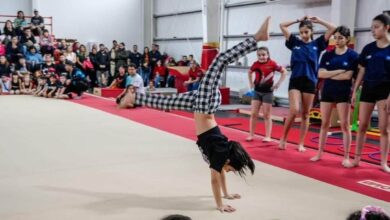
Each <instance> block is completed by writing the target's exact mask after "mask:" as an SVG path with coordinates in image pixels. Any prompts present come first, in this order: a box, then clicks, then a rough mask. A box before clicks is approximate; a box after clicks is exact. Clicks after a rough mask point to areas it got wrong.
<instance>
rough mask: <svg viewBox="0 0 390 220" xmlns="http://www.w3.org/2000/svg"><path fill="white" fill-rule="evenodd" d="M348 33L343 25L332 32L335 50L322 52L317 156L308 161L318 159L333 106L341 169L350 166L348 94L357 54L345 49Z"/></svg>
mask: <svg viewBox="0 0 390 220" xmlns="http://www.w3.org/2000/svg"><path fill="white" fill-rule="evenodd" d="M350 38H351V31H350V30H349V28H347V27H345V26H340V27H338V28H337V29H336V31H335V34H334V39H335V42H336V48H335V49H334V50H332V51H329V52H326V53H325V54H324V55H323V56H322V59H321V63H320V70H319V76H318V77H319V78H323V79H325V81H324V86H323V88H322V95H321V132H320V138H319V151H318V154H317V155H316V156H315V157H313V158H311V161H318V160H320V159H321V156H322V153H323V151H324V145H325V143H326V138H327V133H328V130H329V125H330V116H331V113H332V109H333V106H334V105H336V109H337V113H338V116H339V120H340V128H341V131H342V132H343V145H344V160H343V162H342V165H343V166H344V167H347V168H349V167H352V164H351V162H350V161H349V149H350V145H351V130H350V121H349V118H350V116H349V115H350V114H349V112H350V108H351V106H350V103H349V101H350V95H351V87H352V76H353V74H354V72H356V71H357V65H358V58H359V55H358V54H357V53H356V52H355V51H353V50H352V49H349V48H348V42H349V40H350Z"/></svg>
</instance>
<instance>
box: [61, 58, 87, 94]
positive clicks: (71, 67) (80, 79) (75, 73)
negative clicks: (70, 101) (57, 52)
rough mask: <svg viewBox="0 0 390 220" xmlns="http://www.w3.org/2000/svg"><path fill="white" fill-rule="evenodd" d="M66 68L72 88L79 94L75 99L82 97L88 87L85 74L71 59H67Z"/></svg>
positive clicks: (72, 90)
mask: <svg viewBox="0 0 390 220" xmlns="http://www.w3.org/2000/svg"><path fill="white" fill-rule="evenodd" d="M65 68H66V71H67V73H68V74H67V75H68V80H70V90H71V92H74V93H76V94H77V96H76V97H75V99H80V98H81V96H82V94H83V92H85V91H86V90H87V89H88V83H87V81H86V77H85V74H84V73H83V72H82V71H81V70H80V69H77V68H76V66H75V64H74V63H72V62H71V61H69V60H67V61H66V63H65Z"/></svg>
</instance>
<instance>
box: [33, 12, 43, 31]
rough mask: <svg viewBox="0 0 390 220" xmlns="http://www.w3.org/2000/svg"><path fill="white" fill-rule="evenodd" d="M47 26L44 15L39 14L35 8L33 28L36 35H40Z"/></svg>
mask: <svg viewBox="0 0 390 220" xmlns="http://www.w3.org/2000/svg"><path fill="white" fill-rule="evenodd" d="M44 28H45V24H44V21H43V18H42V16H40V15H39V12H38V10H36V9H35V10H34V16H33V17H32V18H31V30H32V32H33V34H34V35H35V36H40V35H41V34H42V31H43V30H44Z"/></svg>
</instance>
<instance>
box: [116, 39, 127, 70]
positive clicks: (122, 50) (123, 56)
mask: <svg viewBox="0 0 390 220" xmlns="http://www.w3.org/2000/svg"><path fill="white" fill-rule="evenodd" d="M115 58H116V66H117V67H119V66H127V61H128V59H129V53H128V52H127V51H126V45H125V43H123V42H121V43H120V44H119V49H118V50H117V51H116V57H115Z"/></svg>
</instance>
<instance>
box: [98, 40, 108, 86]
mask: <svg viewBox="0 0 390 220" xmlns="http://www.w3.org/2000/svg"><path fill="white" fill-rule="evenodd" d="M99 47H100V50H99V52H97V54H96V65H97V68H96V70H97V71H96V77H97V80H98V84H99V86H100V87H105V86H107V82H108V76H109V75H108V70H109V65H110V55H109V54H108V53H107V51H106V49H105V46H104V44H100V45H99Z"/></svg>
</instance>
